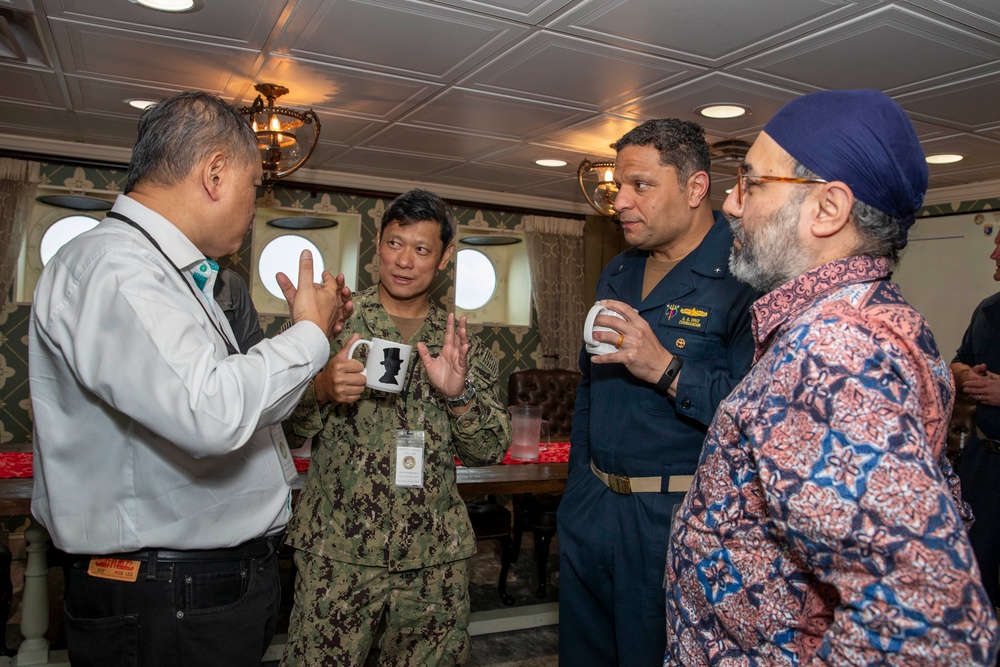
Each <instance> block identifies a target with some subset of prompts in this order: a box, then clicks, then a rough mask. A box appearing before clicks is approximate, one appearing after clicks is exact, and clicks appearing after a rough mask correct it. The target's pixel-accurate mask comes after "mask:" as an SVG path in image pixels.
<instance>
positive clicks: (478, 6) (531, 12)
mask: <svg viewBox="0 0 1000 667" xmlns="http://www.w3.org/2000/svg"><path fill="white" fill-rule="evenodd" d="M439 2H440V4H442V5H451V6H452V7H459V8H461V9H468V10H470V11H473V12H479V13H482V14H488V15H490V16H496V17H497V18H505V19H510V20H512V21H519V22H523V23H527V24H530V25H537V24H538V23H539V22H541V21H543V20H545V19H546V18H548V17H549V16H552V15H553V14H555V13H556V12H558V11H559V10H560V9H562V8H563V7H565V6H567V5H571V4H573V2H572V0H491V1H490V2H482V1H481V0H439Z"/></svg>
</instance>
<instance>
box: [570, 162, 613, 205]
mask: <svg viewBox="0 0 1000 667" xmlns="http://www.w3.org/2000/svg"><path fill="white" fill-rule="evenodd" d="M591 171H593V172H596V173H597V187H596V188H595V189H594V194H593V197H591V195H590V193H589V192H587V186H586V185H584V184H583V175H584V174H586V173H589V172H591ZM576 179H577V180H578V181H579V182H580V191H581V192H583V196H584V198H586V200H587V203H588V204H590V205H591V206H592V207H593V208H594V210H595V211H597V212H598V213H600V214H601V215H603V216H607V217H609V218H613V217H615V216H616V215H617V214H616V213H615V195H617V194H618V186H617V185H615V162H614V160H595V161H594V162H591V161H590V160H588V159H586V158H584V160H583V162H581V163H580V166H579V167H578V168H577V170H576Z"/></svg>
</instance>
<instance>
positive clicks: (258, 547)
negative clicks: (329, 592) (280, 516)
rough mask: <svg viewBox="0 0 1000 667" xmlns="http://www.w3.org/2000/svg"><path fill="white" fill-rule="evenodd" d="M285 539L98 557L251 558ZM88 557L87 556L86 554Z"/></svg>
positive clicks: (261, 555) (270, 551) (282, 536)
mask: <svg viewBox="0 0 1000 667" xmlns="http://www.w3.org/2000/svg"><path fill="white" fill-rule="evenodd" d="M284 539H285V534H284V533H281V534H278V535H272V536H270V537H261V538H258V539H256V540H250V541H249V542H244V543H243V544H239V545H237V546H235V547H226V548H224V549H187V550H183V551H181V550H173V549H142V550H141V551H129V552H127V553H120V554H100V556H99V557H100V558H116V559H119V560H149V561H164V562H168V563H178V562H202V563H205V562H212V561H226V560H252V559H255V558H264V557H265V556H269V555H271V554H273V553H275V552H277V551H278V549H280V548H281V544H282V542H283V541H284ZM86 557H87V558H89V556H86Z"/></svg>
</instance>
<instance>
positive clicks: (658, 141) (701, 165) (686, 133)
mask: <svg viewBox="0 0 1000 667" xmlns="http://www.w3.org/2000/svg"><path fill="white" fill-rule="evenodd" d="M626 146H653V147H654V148H655V149H656V150H658V151H659V152H660V164H661V165H663V166H670V167H673V168H674V169H676V170H677V180H678V181H680V182H681V184H683V183H685V182H686V181H687V179H688V178H690V177H691V175H692V174H694V173H695V172H697V171H704V172H708V171H709V170H710V169H711V167H712V158H711V156H710V155H709V151H708V142H707V141H705V130H704V128H702V126H701V125H698V123H692V122H691V121H689V120H680V119H678V118H658V119H654V120H647V121H646V122H645V123H643V124H642V125H640V126H638V127H634V128H632V129H631V130H629V131H628V132H626V133H625V136H623V137H622V138H621V139H619V140H618V141H616V142H615V143H613V144H611V147H612V148H614V149H615V150H616V151H620V150H621V149H623V148H625V147H626Z"/></svg>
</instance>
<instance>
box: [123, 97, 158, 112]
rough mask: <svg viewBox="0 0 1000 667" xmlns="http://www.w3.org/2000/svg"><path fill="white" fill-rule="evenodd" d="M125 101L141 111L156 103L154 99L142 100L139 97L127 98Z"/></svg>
mask: <svg viewBox="0 0 1000 667" xmlns="http://www.w3.org/2000/svg"><path fill="white" fill-rule="evenodd" d="M125 103H126V104H128V105H129V106H130V107H134V108H136V109H139V110H140V111H145V110H146V109H148V108H149V107H151V106H153V105H154V104H156V102H155V101H154V100H142V99H138V98H133V99H128V100H125Z"/></svg>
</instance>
